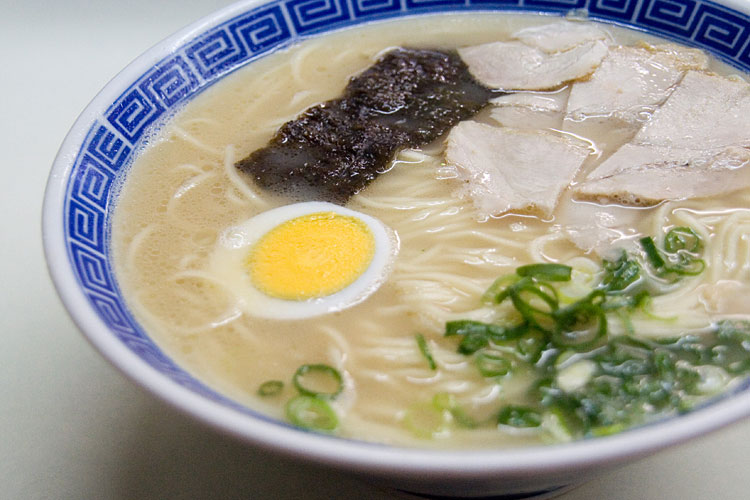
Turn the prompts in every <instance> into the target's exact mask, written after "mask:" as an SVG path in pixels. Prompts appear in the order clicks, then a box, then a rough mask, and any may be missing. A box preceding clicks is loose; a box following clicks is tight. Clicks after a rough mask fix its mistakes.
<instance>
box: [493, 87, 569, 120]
mask: <svg viewBox="0 0 750 500" xmlns="http://www.w3.org/2000/svg"><path fill="white" fill-rule="evenodd" d="M567 100H568V89H567V88H565V89H562V90H559V91H556V92H548V93H547V92H545V93H543V94H541V93H535V92H514V93H512V94H506V95H503V96H500V97H496V98H495V99H492V100H490V104H492V108H491V109H490V117H491V118H492V119H493V120H495V121H497V122H498V123H499V124H500V125H502V126H504V127H512V128H526V129H539V128H556V129H560V128H562V121H563V113H564V111H565V103H566V102H567Z"/></svg>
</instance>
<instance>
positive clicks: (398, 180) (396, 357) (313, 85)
mask: <svg viewBox="0 0 750 500" xmlns="http://www.w3.org/2000/svg"><path fill="white" fill-rule="evenodd" d="M554 20H556V18H545V17H540V16H522V15H500V14H492V15H490V14H481V15H480V14H475V15H435V16H425V17H423V18H420V19H409V20H399V21H389V22H384V23H377V24H373V25H370V26H366V27H361V28H355V29H350V30H346V31H343V32H338V33H335V34H331V35H326V36H322V37H319V38H316V39H314V40H310V41H306V42H304V43H302V44H300V45H299V46H296V47H293V48H290V49H288V50H283V51H279V52H277V53H274V54H272V55H270V56H267V57H265V58H264V59H262V60H260V61H257V62H254V63H252V64H251V65H250V66H248V67H247V68H244V69H241V70H239V71H236V72H235V73H234V74H232V75H230V76H228V77H226V78H224V79H223V80H222V81H221V82H219V83H217V84H215V85H214V86H213V87H211V88H210V89H208V90H206V91H204V92H203V93H202V94H200V95H199V96H197V97H196V98H195V99H194V100H192V101H191V102H190V103H189V104H188V105H186V106H185V108H184V109H183V110H182V111H180V112H179V113H178V114H177V115H176V116H175V117H174V118H173V119H172V120H171V121H170V122H169V123H167V124H166V125H164V127H163V128H162V129H161V131H160V132H159V134H158V136H157V137H156V138H154V139H153V140H151V142H150V144H149V145H148V147H146V148H145V149H144V150H143V151H142V152H140V154H139V156H138V158H137V159H136V161H135V162H134V164H133V166H132V170H131V172H130V174H129V176H128V179H127V182H126V183H125V185H124V186H123V189H122V192H121V195H120V197H119V200H118V205H117V209H116V211H115V214H114V217H113V230H112V241H113V250H114V254H115V263H116V274H117V277H118V280H119V284H120V286H121V288H122V290H123V291H124V293H125V295H126V296H127V297H128V304H129V306H130V308H131V309H132V311H133V312H134V314H135V316H136V318H137V319H138V321H139V322H140V323H141V324H142V325H143V326H144V328H145V330H146V331H148V332H149V334H150V335H151V336H152V337H153V338H154V340H155V341H156V342H157V343H158V344H159V345H160V346H161V347H163V349H164V350H165V352H166V353H168V354H169V355H170V356H172V357H173V358H174V359H175V360H176V361H177V362H178V363H179V364H180V365H182V366H184V367H185V369H186V370H188V371H189V372H191V373H193V374H195V375H196V376H197V377H198V378H199V379H201V380H202V381H204V382H205V383H207V384H208V385H209V386H211V387H213V388H215V389H217V390H218V391H220V392H222V393H224V394H226V395H227V396H229V397H230V398H233V399H234V400H236V401H239V402H240V403H242V404H246V405H247V406H249V407H251V408H257V409H258V410H259V411H261V412H263V413H265V414H268V415H270V416H272V417H277V418H279V419H284V409H283V402H284V401H285V400H287V399H289V397H291V396H292V395H293V394H294V389H293V388H292V387H291V384H289V383H288V381H289V380H290V379H291V376H292V374H293V373H294V371H295V370H296V369H297V368H298V367H299V366H300V365H303V364H306V363H326V364H329V365H331V366H334V367H337V368H338V369H339V370H340V371H341V372H342V374H343V377H344V386H345V388H344V391H343V392H342V394H341V396H340V397H339V398H337V399H336V400H335V401H333V402H332V406H333V408H334V410H335V411H336V412H337V413H338V414H339V416H340V420H341V425H340V427H339V429H338V430H337V434H338V435H341V436H345V437H352V438H356V439H363V440H372V441H378V442H386V443H398V444H403V445H409V446H438V447H446V446H447V447H498V446H516V445H521V444H526V443H536V442H539V441H540V440H542V441H545V440H546V439H547V438H546V437H544V436H542V437H540V435H538V434H534V433H524V432H500V431H498V430H497V429H461V428H456V429H452V430H450V431H447V430H446V431H442V432H440V433H437V434H436V435H435V436H433V439H424V438H423V437H420V436H417V435H414V433H413V432H410V430H409V429H407V428H406V426H405V425H404V422H403V421H404V418H405V415H406V414H407V412H408V411H409V410H410V408H413V407H414V405H415V404H420V403H421V402H426V401H429V400H430V398H431V397H432V396H433V395H435V394H438V393H451V394H455V395H456V397H457V398H458V399H459V400H461V401H462V402H463V403H465V404H466V405H467V407H469V408H470V409H471V411H472V412H473V414H475V415H478V416H483V415H491V414H492V413H493V412H495V411H496V410H497V407H498V404H499V402H500V401H502V400H507V401H514V402H519V403H520V402H523V401H524V400H525V395H524V394H525V391H526V389H527V388H528V386H529V384H530V379H529V378H528V377H525V376H524V375H523V373H520V374H517V375H514V376H513V377H511V378H510V379H509V380H505V381H503V382H502V383H497V382H496V381H492V380H489V381H488V380H487V379H484V378H483V377H481V376H480V375H478V374H477V373H476V370H474V369H473V365H472V363H470V362H469V361H468V360H467V359H466V358H465V357H464V356H462V355H460V354H458V353H456V343H455V341H454V340H453V339H449V338H445V337H444V336H443V332H444V323H445V321H447V320H450V319H457V318H461V317H463V316H464V315H466V314H469V313H471V312H472V311H476V310H477V301H478V297H479V296H481V294H482V292H483V291H484V289H485V288H486V287H487V286H489V284H490V283H492V281H493V280H494V279H495V278H496V277H497V276H500V275H502V274H504V273H508V272H512V271H513V269H515V268H516V267H517V266H519V265H523V264H527V263H531V262H537V261H540V260H545V259H546V260H548V261H556V262H558V261H559V262H567V261H569V260H570V259H572V258H574V257H585V258H589V259H591V260H593V261H596V260H597V256H596V255H592V254H588V255H587V254H585V253H584V252H583V251H581V250H580V249H579V248H578V247H577V246H576V245H574V244H573V243H571V242H570V241H569V240H568V239H566V238H565V233H564V231H563V228H566V227H572V226H581V227H585V225H586V224H587V223H588V222H589V221H591V220H594V219H596V218H613V219H616V220H618V221H620V223H622V222H623V221H627V224H626V226H627V228H626V229H622V230H621V232H622V235H621V236H622V238H621V240H622V241H621V243H623V244H625V245H627V244H632V243H633V241H635V240H636V239H637V237H639V236H640V235H642V234H655V233H656V232H657V231H659V230H661V228H663V227H665V226H667V225H673V224H681V223H682V221H684V220H687V219H690V220H691V221H695V222H696V223H698V224H701V225H702V226H701V227H704V228H706V230H707V231H709V233H710V234H711V235H712V236H711V240H712V241H711V242H710V243H709V244H711V243H713V242H719V241H723V242H724V243H723V244H722V245H723V246H722V248H723V249H724V250H722V251H723V252H724V253H722V254H717V256H715V257H712V258H710V259H707V270H706V272H705V273H704V274H703V275H701V276H700V277H698V278H696V279H695V280H693V281H692V282H691V283H690V286H689V287H688V289H687V290H686V291H684V292H680V295H679V296H675V297H671V296H665V297H664V298H663V300H661V302H660V304H661V305H660V307H661V308H662V311H664V313H665V314H676V315H678V316H679V317H680V322H678V323H679V324H678V325H677V326H670V327H669V328H667V329H668V330H669V331H667V332H666V333H665V335H666V334H670V333H673V332H674V329H675V328H688V329H690V328H701V327H702V326H704V325H705V323H706V321H707V319H706V318H707V315H706V312H705V307H704V303H705V297H703V295H701V291H700V290H701V288H700V287H701V286H702V285H706V284H712V283H716V282H718V281H721V280H730V281H735V282H738V283H740V284H742V286H744V284H745V283H747V282H748V274H750V266H749V262H748V260H750V257H748V256H747V255H745V254H743V252H747V248H748V247H747V241H744V243H743V242H742V241H740V240H739V239H737V238H739V237H738V236H736V235H735V236H732V234H733V233H732V228H736V227H747V228H750V214H748V213H747V211H746V210H743V209H742V207H748V206H750V204H749V203H748V200H750V197H749V196H750V193H748V192H746V191H739V192H736V193H732V194H731V195H729V196H724V197H722V199H720V200H689V201H684V202H669V203H663V204H661V205H659V206H657V207H654V208H648V209H642V208H641V209H633V208H624V207H616V206H610V207H602V206H598V205H593V204H587V203H578V202H575V201H573V200H572V199H571V197H570V194H569V193H567V192H566V193H565V194H564V195H563V198H562V200H561V202H560V204H559V208H558V211H557V212H556V214H555V216H554V219H553V220H549V221H543V220H540V219H538V218H535V217H522V216H505V217H501V218H498V219H490V220H486V221H480V220H477V217H476V214H475V213H474V211H473V208H472V205H471V203H470V202H467V201H465V200H461V199H460V198H457V197H456V196H454V194H453V192H454V189H455V187H456V186H455V183H456V181H455V180H454V179H450V178H448V177H450V176H449V175H447V174H446V172H445V169H443V165H442V161H443V159H442V150H443V143H442V141H437V142H436V143H434V144H433V145H431V146H429V147H426V148H424V149H423V150H421V151H404V152H402V153H400V154H399V155H398V156H397V157H396V159H395V160H394V162H393V164H392V167H391V169H390V170H389V171H388V172H387V173H385V174H383V175H381V176H380V177H379V178H378V179H377V180H375V181H374V182H373V183H372V184H371V185H370V186H369V187H367V188H366V189H365V190H364V191H363V192H362V193H360V194H358V195H356V196H354V197H353V198H352V199H351V200H350V202H349V204H348V206H349V207H350V208H353V209H355V210H359V211H362V212H365V213H368V214H371V215H373V216H374V217H377V218H378V219H380V220H381V221H383V222H384V223H385V224H386V225H388V226H389V227H390V228H392V229H393V230H394V231H396V233H397V234H398V236H399V239H400V244H401V251H400V253H399V255H398V259H397V261H396V263H395V266H394V269H393V272H392V274H391V276H390V278H389V280H388V281H387V282H386V283H385V284H384V285H383V286H382V287H381V288H380V289H379V290H378V291H377V292H376V293H375V294H374V295H372V296H371V297H370V298H369V299H368V300H366V301H365V302H363V303H361V304H359V305H357V306H355V307H353V308H351V309H348V310H345V311H342V312H338V313H334V314H331V315H327V316H323V317H319V318H313V319H306V320H287V321H283V320H282V321H272V320H263V319H257V318H253V317H250V316H248V315H246V314H241V313H239V312H238V311H237V310H236V308H235V307H234V306H233V301H234V298H233V297H232V296H231V294H230V293H229V292H228V291H227V290H226V289H224V288H223V287H222V286H221V284H220V283H219V282H217V280H216V279H215V278H214V277H212V276H211V274H210V272H209V271H208V261H209V259H210V257H211V255H212V252H213V250H214V248H215V245H216V244H217V240H218V238H219V235H220V234H221V233H222V231H224V230H226V229H227V228H229V227H231V226H233V225H235V224H238V223H241V222H242V221H245V220H247V219H248V218H250V217H252V216H253V215H256V214H257V213H260V212H262V211H264V210H266V209H269V208H272V207H275V206H280V205H283V204H285V203H287V200H284V199H281V198H279V197H274V196H267V195H265V194H264V193H262V192H261V191H259V190H257V188H255V187H253V186H252V184H251V183H249V182H248V181H247V179H245V178H244V177H242V176H241V175H240V174H239V173H238V172H237V171H236V170H235V169H234V167H233V164H234V162H236V161H237V160H239V159H241V158H243V157H244V156H246V155H247V154H249V153H250V152H252V151H254V150H256V149H257V148H260V147H263V146H264V145H265V144H266V143H267V141H268V140H269V139H270V138H271V137H272V135H273V134H274V133H275V132H276V130H277V129H278V128H279V127H280V126H281V125H282V124H283V123H285V122H287V121H289V120H291V119H293V118H294V117H295V116H297V115H298V114H299V113H301V112H302V111H303V110H305V109H306V108H308V107H310V106H312V105H315V104H317V103H320V102H323V101H326V100H329V99H332V98H335V97H337V96H338V95H340V93H341V91H342V90H343V89H344V87H345V85H346V83H347V81H348V79H349V78H350V77H351V76H352V75H355V74H357V73H358V72H360V71H362V70H363V69H364V68H366V67H368V66H369V65H371V64H372V63H373V61H374V60H375V59H376V58H377V55H378V54H380V53H382V52H383V51H385V50H387V49H388V48H391V47H396V46H408V47H425V48H436V49H453V48H456V47H460V46H466V45H473V44H479V43H484V42H489V41H496V40H506V39H508V38H509V36H510V34H511V33H513V32H514V31H516V30H518V29H519V28H521V27H525V26H529V25H535V24H539V23H544V22H550V21H554ZM606 30H607V31H608V32H609V33H610V34H611V35H612V37H613V38H614V39H615V40H616V41H618V42H620V43H623V44H630V43H634V42H635V41H636V40H644V39H647V37H644V35H643V34H641V33H634V32H628V31H625V30H623V29H615V28H612V27H606ZM653 40H654V39H652V38H648V39H647V41H653ZM714 65H715V66H714V68H715V69H716V70H718V71H722V72H726V71H727V69H726V68H724V67H722V66H721V65H720V64H719V63H714ZM478 119H480V120H487V119H488V118H487V116H486V113H483V114H480V116H479V117H478ZM596 134H597V141H596V143H595V144H594V145H593V147H592V150H593V151H595V152H594V153H593V154H592V155H591V156H590V158H589V160H587V162H586V164H585V165H584V167H583V170H582V172H581V174H580V175H581V176H582V175H584V174H585V172H587V171H590V169H591V168H592V167H593V166H594V165H595V164H596V163H597V162H598V161H600V160H601V158H604V157H606V156H607V155H609V154H611V152H612V151H613V150H614V149H615V148H616V147H618V146H619V145H620V144H622V143H623V142H624V141H625V140H627V139H628V138H629V136H628V133H623V131H622V130H611V131H602V130H597V131H596ZM738 207H739V208H738ZM618 227H619V226H618ZM732 238H735V239H734V240H733V239H732ZM735 240H736V241H735ZM742 245H744V246H742ZM730 254H731V255H730ZM728 255H729V257H727V256H728ZM732 256H734V257H732ZM728 258H734V259H735V260H734V262H735V264H736V265H735V266H734V267H732V266H730V265H727V264H726V262H727V259H728ZM237 272H238V273H240V272H242V270H241V269H238V271H237ZM702 300H703V302H701V301H702ZM417 333H421V334H422V335H423V336H424V337H425V339H426V340H427V344H428V346H429V348H430V349H431V352H432V354H433V356H434V357H435V359H436V361H437V364H438V367H439V369H438V370H436V371H432V370H430V369H429V367H428V366H427V364H426V363H425V359H424V357H423V356H422V354H421V353H420V351H419V349H418V348H417V345H416V343H415V340H414V339H415V334H417ZM658 333H659V332H657V334H658ZM272 379H274V380H275V379H277V380H282V381H285V383H286V385H285V389H284V391H283V392H282V394H281V395H280V396H278V397H275V398H271V399H268V398H259V397H258V396H257V395H256V391H257V389H258V386H259V385H260V384H261V383H263V382H265V381H267V380H272Z"/></svg>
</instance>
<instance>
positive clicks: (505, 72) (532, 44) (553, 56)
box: [458, 22, 607, 90]
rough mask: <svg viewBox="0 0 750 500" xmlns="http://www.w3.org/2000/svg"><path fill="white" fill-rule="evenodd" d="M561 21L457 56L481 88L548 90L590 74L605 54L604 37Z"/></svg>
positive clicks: (593, 29)
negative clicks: (480, 84) (483, 86)
mask: <svg viewBox="0 0 750 500" xmlns="http://www.w3.org/2000/svg"><path fill="white" fill-rule="evenodd" d="M582 26H583V25H578V24H577V23H571V22H560V23H554V24H548V25H545V26H539V27H534V28H526V29H524V30H521V31H518V32H516V33H515V34H514V35H513V38H516V40H511V41H508V42H492V43H486V44H482V45H475V46H471V47H465V48H461V49H459V50H458V54H459V55H460V56H461V58H462V59H463V60H464V62H465V63H466V64H467V66H468V67H469V72H470V73H471V74H472V75H473V76H474V78H475V79H476V80H477V81H479V82H480V83H482V84H483V85H485V86H487V87H490V88H495V89H500V90H547V89H552V88H555V87H559V86H560V85H562V84H563V83H565V82H567V81H570V80H575V79H577V78H582V77H584V76H586V75H589V74H591V73H592V72H593V71H594V70H595V69H596V68H597V66H599V64H600V63H601V61H602V59H604V56H606V55H607V41H606V38H607V36H606V34H605V33H604V32H603V31H601V30H599V29H597V28H582Z"/></svg>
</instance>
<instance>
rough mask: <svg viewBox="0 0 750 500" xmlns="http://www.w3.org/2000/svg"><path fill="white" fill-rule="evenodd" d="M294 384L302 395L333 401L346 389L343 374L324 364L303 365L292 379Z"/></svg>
mask: <svg viewBox="0 0 750 500" xmlns="http://www.w3.org/2000/svg"><path fill="white" fill-rule="evenodd" d="M292 383H293V384H294V387H296V388H297V390H298V391H299V393H300V394H302V395H304V396H315V397H318V398H325V399H333V398H335V397H336V396H338V395H339V394H340V393H341V391H342V390H343V389H344V381H343V379H342V377H341V373H339V371H338V370H337V369H335V368H333V367H332V366H328V365H324V364H316V365H302V366H300V367H299V368H297V371H296V372H294V376H293V377H292Z"/></svg>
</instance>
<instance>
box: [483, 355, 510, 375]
mask: <svg viewBox="0 0 750 500" xmlns="http://www.w3.org/2000/svg"><path fill="white" fill-rule="evenodd" d="M475 362H476V365H477V368H478V369H479V373H480V374H481V375H482V376H483V377H501V376H503V375H507V374H508V372H509V371H510V367H511V365H510V361H508V360H507V359H506V358H504V357H503V356H501V355H499V354H495V353H491V352H486V351H483V352H480V353H479V354H477V357H476V360H475Z"/></svg>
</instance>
